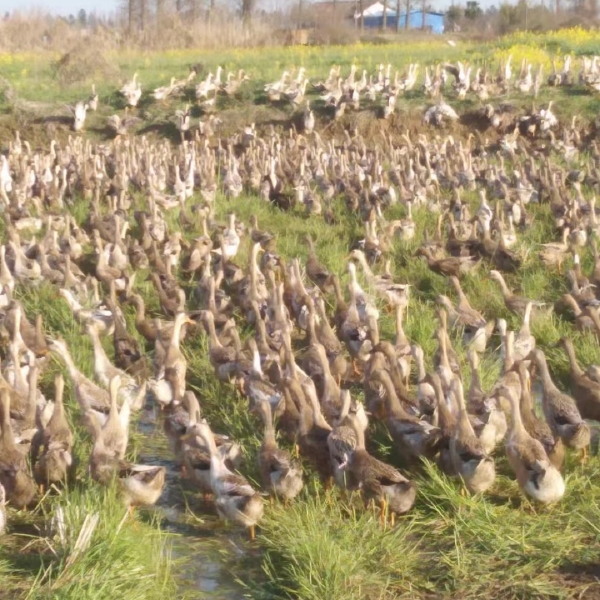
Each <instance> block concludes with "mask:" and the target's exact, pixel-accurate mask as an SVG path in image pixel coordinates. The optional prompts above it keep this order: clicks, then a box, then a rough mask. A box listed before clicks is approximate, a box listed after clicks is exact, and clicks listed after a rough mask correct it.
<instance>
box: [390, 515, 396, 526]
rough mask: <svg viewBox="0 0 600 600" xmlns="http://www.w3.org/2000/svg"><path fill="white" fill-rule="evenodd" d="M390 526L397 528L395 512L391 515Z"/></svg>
mask: <svg viewBox="0 0 600 600" xmlns="http://www.w3.org/2000/svg"><path fill="white" fill-rule="evenodd" d="M390 525H391V526H392V527H395V526H396V513H395V512H391V513H390Z"/></svg>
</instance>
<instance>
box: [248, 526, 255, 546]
mask: <svg viewBox="0 0 600 600" xmlns="http://www.w3.org/2000/svg"><path fill="white" fill-rule="evenodd" d="M249 531H250V541H251V542H253V541H254V540H255V539H256V528H255V526H254V525H250V527H249Z"/></svg>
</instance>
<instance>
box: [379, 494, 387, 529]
mask: <svg viewBox="0 0 600 600" xmlns="http://www.w3.org/2000/svg"><path fill="white" fill-rule="evenodd" d="M379 508H380V509H381V514H380V516H379V522H380V524H381V526H382V527H383V528H384V529H385V524H386V521H387V502H386V500H385V498H382V499H381V500H380V501H379Z"/></svg>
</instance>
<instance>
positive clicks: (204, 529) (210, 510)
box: [138, 410, 260, 600]
mask: <svg viewBox="0 0 600 600" xmlns="http://www.w3.org/2000/svg"><path fill="white" fill-rule="evenodd" d="M138 430H139V431H140V432H141V433H142V434H143V435H142V442H141V448H140V458H141V462H143V463H145V464H156V465H164V466H165V467H166V468H167V485H166V487H165V491H164V493H163V495H162V496H161V498H160V500H159V502H158V504H157V510H158V511H159V512H160V515H161V518H162V527H163V528H164V529H165V530H166V531H170V532H172V533H174V534H176V535H174V536H173V538H172V545H171V551H172V556H173V559H174V560H175V561H176V566H175V571H176V575H175V577H176V580H177V582H178V584H179V589H180V591H181V594H182V595H185V597H186V598H195V597H198V598H200V597H202V598H206V597H208V598H211V599H213V598H214V599H218V600H239V599H241V598H247V597H248V591H247V590H245V589H244V588H243V587H242V586H241V585H240V584H238V583H236V581H235V578H234V575H233V573H232V572H231V564H232V560H233V559H235V558H237V557H239V558H242V557H243V556H244V555H245V554H246V550H245V548H244V541H243V540H244V533H245V532H243V531H237V530H236V529H229V528H225V527H224V526H223V524H222V523H221V522H220V521H219V519H218V517H217V515H216V512H215V510H214V507H213V505H212V503H211V502H203V501H202V500H201V499H200V497H199V495H198V494H197V493H196V492H195V490H194V489H193V487H192V486H190V485H188V484H187V482H186V481H185V480H182V479H181V477H180V476H179V472H178V469H177V467H176V465H175V461H174V460H173V455H172V453H171V451H170V449H169V447H168V441H167V438H166V436H165V435H164V433H163V430H162V424H161V423H160V422H157V420H156V418H155V415H154V412H153V411H152V410H146V411H144V412H143V413H142V414H141V415H140V420H139V423H138ZM259 563H260V561H257V566H258V564H259ZM196 591H197V592H201V593H199V594H197V595H196V594H195V592H196Z"/></svg>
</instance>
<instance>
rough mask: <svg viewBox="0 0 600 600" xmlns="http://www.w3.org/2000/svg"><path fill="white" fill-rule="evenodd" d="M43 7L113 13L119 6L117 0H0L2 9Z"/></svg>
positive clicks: (57, 11) (62, 12) (68, 11)
mask: <svg viewBox="0 0 600 600" xmlns="http://www.w3.org/2000/svg"><path fill="white" fill-rule="evenodd" d="M36 7H39V8H43V9H46V10H50V11H51V12H52V13H54V14H59V15H69V14H77V12H79V9H80V8H85V10H86V11H88V12H91V11H96V12H98V13H111V12H113V11H114V10H115V8H116V7H117V0H0V9H1V10H2V12H4V11H7V10H8V11H13V10H27V9H30V8H36Z"/></svg>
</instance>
